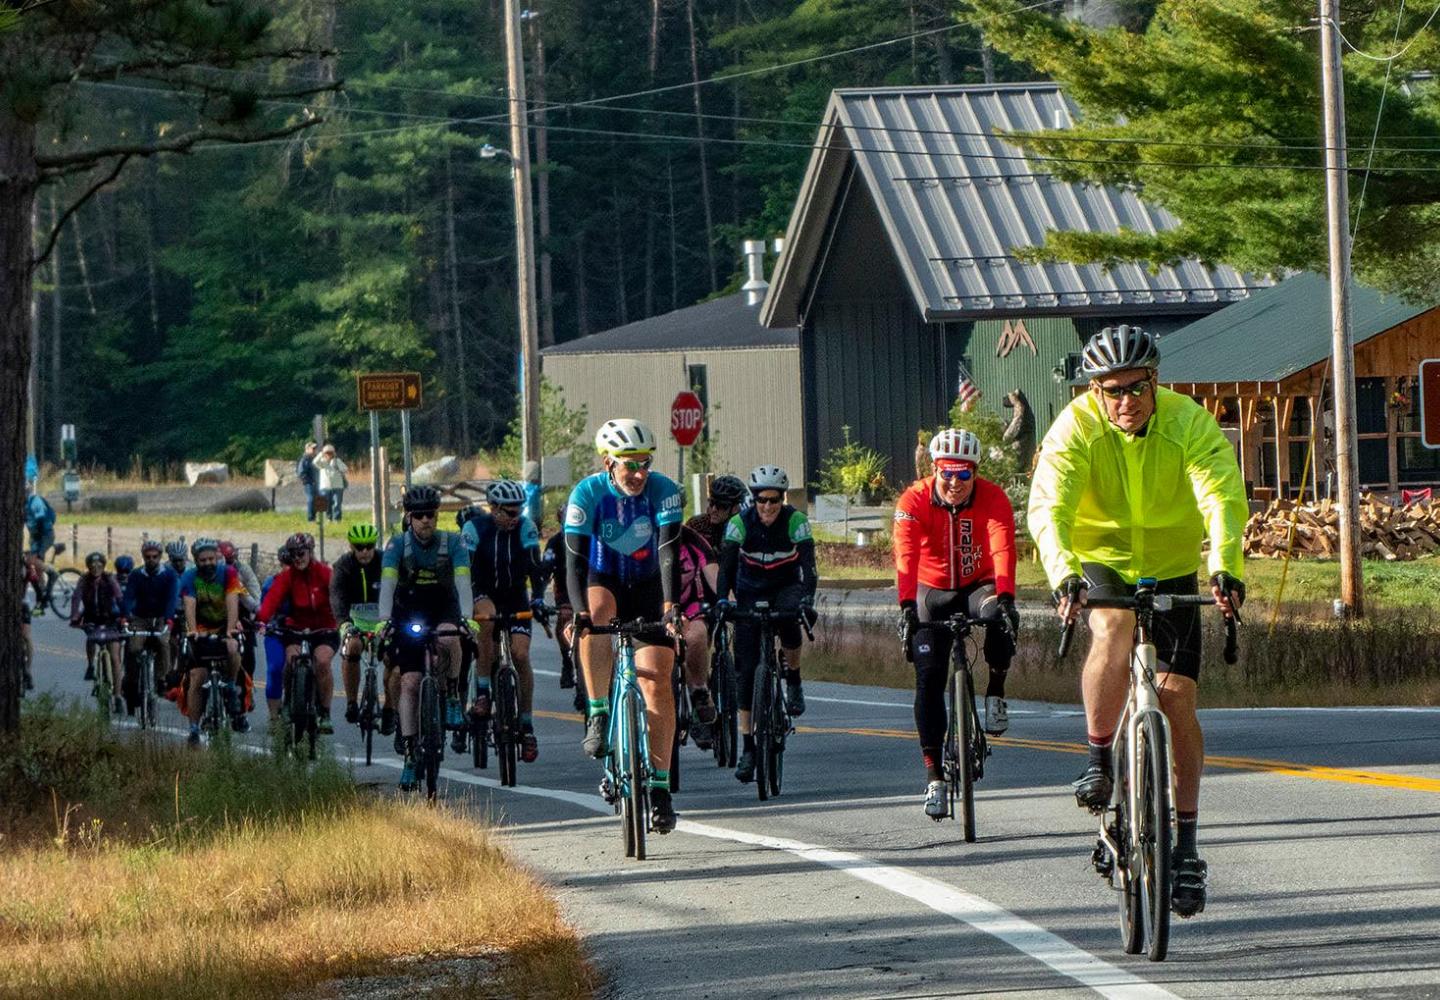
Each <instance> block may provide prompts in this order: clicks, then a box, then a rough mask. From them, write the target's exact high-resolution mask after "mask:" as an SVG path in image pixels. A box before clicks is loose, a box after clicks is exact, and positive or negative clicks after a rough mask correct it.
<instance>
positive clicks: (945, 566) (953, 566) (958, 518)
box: [893, 476, 1015, 601]
mask: <svg viewBox="0 0 1440 1000" xmlns="http://www.w3.org/2000/svg"><path fill="white" fill-rule="evenodd" d="M893 548H894V550H895V580H896V586H897V587H898V588H899V590H900V600H902V601H913V600H915V590H916V587H917V584H922V583H923V584H924V585H925V586H927V587H930V588H932V589H934V590H959V589H960V588H962V587H965V586H967V585H969V584H972V583H979V582H982V581H985V580H994V581H995V592H996V593H997V594H1009V595H1011V596H1012V597H1013V596H1014V595H1015V511H1014V509H1013V508H1011V506H1010V498H1009V497H1007V496H1006V495H1005V491H1004V490H1002V489H1001V488H1000V487H999V486H996V485H995V484H994V483H992V482H990V480H988V479H980V478H979V477H976V479H975V489H974V491H973V492H972V493H971V494H970V502H969V503H967V504H966V505H965V506H963V507H955V508H950V507H947V506H945V505H944V504H942V503H941V502H940V501H939V500H938V499H937V498H936V496H935V477H934V476H927V477H926V478H924V479H920V480H917V481H916V482H914V483H913V484H911V486H910V488H909V489H907V490H906V491H905V492H904V493H902V494H900V499H899V501H898V502H897V503H896V504H895V536H894V544H893Z"/></svg>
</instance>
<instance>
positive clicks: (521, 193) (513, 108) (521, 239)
mask: <svg viewBox="0 0 1440 1000" xmlns="http://www.w3.org/2000/svg"><path fill="white" fill-rule="evenodd" d="M505 56H506V63H507V71H508V72H507V74H506V75H507V76H508V77H509V83H510V155H511V167H512V169H511V171H510V176H511V179H512V181H513V182H514V189H515V251H516V253H515V256H516V271H517V279H518V280H517V281H516V292H517V293H518V297H519V315H520V443H521V452H522V455H523V457H524V460H525V461H527V462H538V461H540V455H541V451H540V329H539V326H538V324H537V322H536V311H537V310H536V307H535V243H534V239H533V232H534V230H533V227H532V225H531V219H532V218H533V216H534V206H533V204H532V203H531V196H530V136H529V130H528V127H527V126H528V115H529V109H528V107H527V106H526V102H525V49H524V46H523V42H522V38H521V34H520V10H519V7H518V4H517V0H505Z"/></svg>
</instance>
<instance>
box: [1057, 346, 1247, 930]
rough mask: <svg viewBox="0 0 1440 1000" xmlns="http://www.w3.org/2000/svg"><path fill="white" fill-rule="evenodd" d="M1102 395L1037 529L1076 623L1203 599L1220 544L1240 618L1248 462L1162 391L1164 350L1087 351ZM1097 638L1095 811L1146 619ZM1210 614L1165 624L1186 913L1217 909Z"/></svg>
mask: <svg viewBox="0 0 1440 1000" xmlns="http://www.w3.org/2000/svg"><path fill="white" fill-rule="evenodd" d="M1081 361H1082V364H1081V371H1082V372H1084V374H1085V375H1086V376H1087V377H1088V378H1089V379H1090V391H1089V392H1087V393H1085V394H1084V395H1082V396H1078V397H1077V398H1076V399H1075V400H1073V401H1072V402H1071V403H1070V404H1069V405H1067V406H1066V407H1065V409H1064V410H1062V411H1061V413H1060V416H1059V417H1058V418H1056V420H1055V423H1054V424H1053V425H1052V426H1051V428H1050V431H1049V433H1047V434H1046V435H1045V440H1044V442H1043V443H1042V444H1041V449H1040V460H1039V464H1038V465H1037V467H1036V470H1035V477H1034V480H1033V484H1032V487H1031V492H1030V510H1029V525H1030V533H1031V535H1033V536H1034V538H1035V544H1036V546H1037V548H1038V549H1039V553H1040V559H1041V561H1042V562H1043V564H1044V566H1045V574H1046V576H1047V577H1048V578H1049V581H1050V585H1051V586H1052V587H1055V588H1056V595H1057V600H1058V603H1059V613H1060V615H1061V617H1062V619H1064V620H1067V621H1068V620H1070V619H1072V618H1074V617H1075V616H1076V615H1077V614H1079V613H1080V611H1081V609H1082V608H1083V607H1084V606H1085V603H1086V601H1087V599H1088V598H1089V597H1101V596H1106V597H1111V596H1122V595H1126V594H1131V593H1134V591H1135V584H1136V582H1137V581H1138V580H1139V579H1140V578H1141V577H1153V578H1156V579H1157V580H1158V581H1159V582H1158V584H1157V585H1156V591H1157V592H1159V593H1181V594H1184V593H1188V594H1193V593H1195V592H1196V589H1197V580H1196V566H1197V565H1198V563H1199V561H1200V544H1201V542H1202V541H1204V540H1205V539H1207V538H1208V539H1209V543H1210V554H1209V572H1210V581H1209V586H1210V592H1211V593H1212V594H1213V595H1214V597H1215V600H1216V602H1217V604H1218V607H1219V611H1220V613H1221V614H1223V615H1225V616H1226V617H1231V616H1233V615H1234V614H1235V612H1236V611H1237V610H1238V609H1239V607H1240V605H1241V604H1242V603H1243V602H1244V600H1245V585H1244V583H1242V582H1241V578H1242V575H1243V573H1244V557H1243V553H1242V548H1241V538H1242V535H1243V533H1244V528H1245V521H1246V518H1247V516H1248V505H1247V503H1246V499H1245V485H1244V482H1243V481H1242V479H1241V478H1240V469H1239V466H1238V465H1237V464H1236V460H1235V451H1234V448H1233V447H1231V445H1230V442H1229V441H1228V440H1227V439H1226V438H1225V435H1224V434H1223V433H1221V431H1220V427H1219V425H1218V424H1217V423H1216V422H1215V419H1214V417H1212V416H1211V415H1210V414H1209V413H1207V412H1206V411H1205V409H1204V408H1203V407H1201V406H1200V405H1199V404H1198V403H1195V402H1194V401H1193V400H1191V399H1189V398H1187V397H1185V396H1182V395H1180V394H1179V393H1176V392H1172V391H1170V390H1169V389H1162V388H1160V386H1158V385H1157V384H1156V371H1157V369H1158V368H1159V364H1160V351H1159V348H1158V345H1157V344H1156V338H1155V337H1154V336H1153V335H1152V334H1150V333H1149V332H1147V331H1145V330H1142V329H1140V328H1139V327H1135V326H1128V325H1120V326H1111V327H1106V328H1105V329H1103V330H1101V331H1100V332H1099V333H1097V334H1095V336H1093V337H1091V338H1090V341H1089V342H1088V343H1087V344H1086V345H1085V349H1084V351H1083V352H1082V354H1081ZM1088 616H1089V625H1090V631H1091V633H1092V634H1093V636H1094V638H1093V640H1092V642H1091V644H1090V651H1089V654H1088V655H1087V657H1086V659H1085V668H1084V675H1083V679H1082V689H1083V692H1084V699H1085V720H1086V725H1087V727H1088V730H1089V744H1090V760H1089V764H1088V765H1087V767H1086V769H1085V773H1084V774H1082V775H1081V776H1080V779H1079V780H1078V781H1076V782H1075V798H1076V800H1077V802H1078V803H1079V804H1080V805H1081V806H1082V807H1087V808H1092V809H1098V808H1102V807H1104V806H1105V805H1107V804H1108V803H1109V801H1110V793H1111V778H1110V773H1111V771H1110V763H1111V762H1110V757H1111V742H1112V740H1113V738H1114V732H1115V725H1116V723H1117V721H1118V720H1119V717H1120V713H1121V712H1122V711H1123V709H1124V705H1125V700H1126V697H1127V693H1128V690H1129V662H1130V651H1131V647H1132V642H1133V636H1134V626H1135V616H1134V615H1133V614H1132V613H1131V612H1128V611H1121V610H1113V609H1103V610H1100V609H1097V610H1095V611H1091V612H1088ZM1199 619H1200V616H1199V609H1197V608H1194V607H1188V608H1181V609H1176V610H1173V611H1167V612H1161V613H1159V614H1157V615H1156V621H1157V627H1156V633H1157V640H1158V642H1157V653H1158V660H1159V661H1160V662H1159V665H1158V667H1157V686H1158V688H1159V691H1160V703H1161V708H1162V709H1163V710H1164V712H1165V715H1166V717H1167V718H1168V719H1169V720H1170V728H1171V733H1172V734H1173V737H1174V752H1175V807H1176V817H1177V820H1178V826H1177V838H1176V844H1175V850H1174V857H1173V871H1174V891H1173V894H1172V897H1171V905H1172V909H1174V911H1175V912H1176V913H1177V914H1179V915H1180V916H1182V917H1189V916H1193V915H1194V914H1196V913H1199V912H1200V911H1201V910H1203V909H1204V908H1205V887H1206V877H1207V866H1206V864H1205V862H1203V861H1201V860H1200V856H1199V853H1198V850H1197V849H1196V844H1195V830H1196V821H1197V817H1198V812H1199V805H1200V771H1201V768H1202V767H1203V766H1204V759H1205V745H1204V737H1203V735H1202V734H1201V731H1200V723H1199V720H1198V718H1197V717H1196V714H1195V704H1196V681H1197V680H1198V678H1199V673H1200V620H1199Z"/></svg>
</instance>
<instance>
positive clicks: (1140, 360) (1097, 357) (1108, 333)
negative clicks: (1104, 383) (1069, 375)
mask: <svg viewBox="0 0 1440 1000" xmlns="http://www.w3.org/2000/svg"><path fill="white" fill-rule="evenodd" d="M1159 367H1160V347H1159V345H1158V344H1157V343H1156V341H1155V335H1154V334H1152V333H1149V332H1147V331H1146V330H1142V329H1141V328H1140V327H1138V326H1130V325H1128V324H1126V323H1121V324H1120V325H1119V326H1107V327H1106V328H1105V329H1103V330H1101V331H1100V332H1099V333H1097V334H1095V336H1093V337H1091V338H1090V341H1089V343H1087V344H1086V345H1085V350H1083V351H1082V352H1081V353H1080V371H1081V372H1082V373H1083V374H1084V375H1085V376H1086V377H1087V378H1100V377H1102V376H1105V375H1110V374H1113V373H1115V372H1123V371H1127V370H1128V369H1131V368H1159Z"/></svg>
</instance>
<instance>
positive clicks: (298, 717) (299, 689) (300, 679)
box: [290, 661, 314, 755]
mask: <svg viewBox="0 0 1440 1000" xmlns="http://www.w3.org/2000/svg"><path fill="white" fill-rule="evenodd" d="M300 662H301V661H297V662H296V663H293V664H291V667H290V673H291V684H290V725H291V726H292V727H293V728H294V731H295V738H294V743H293V746H294V747H295V753H296V754H297V755H300V754H304V753H305V741H306V739H307V737H308V736H309V734H310V723H309V715H310V710H311V707H312V705H313V702H314V696H313V695H312V694H311V693H310V677H311V674H310V667H309V664H308V662H307V663H306V664H305V667H304V669H301V668H300Z"/></svg>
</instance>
